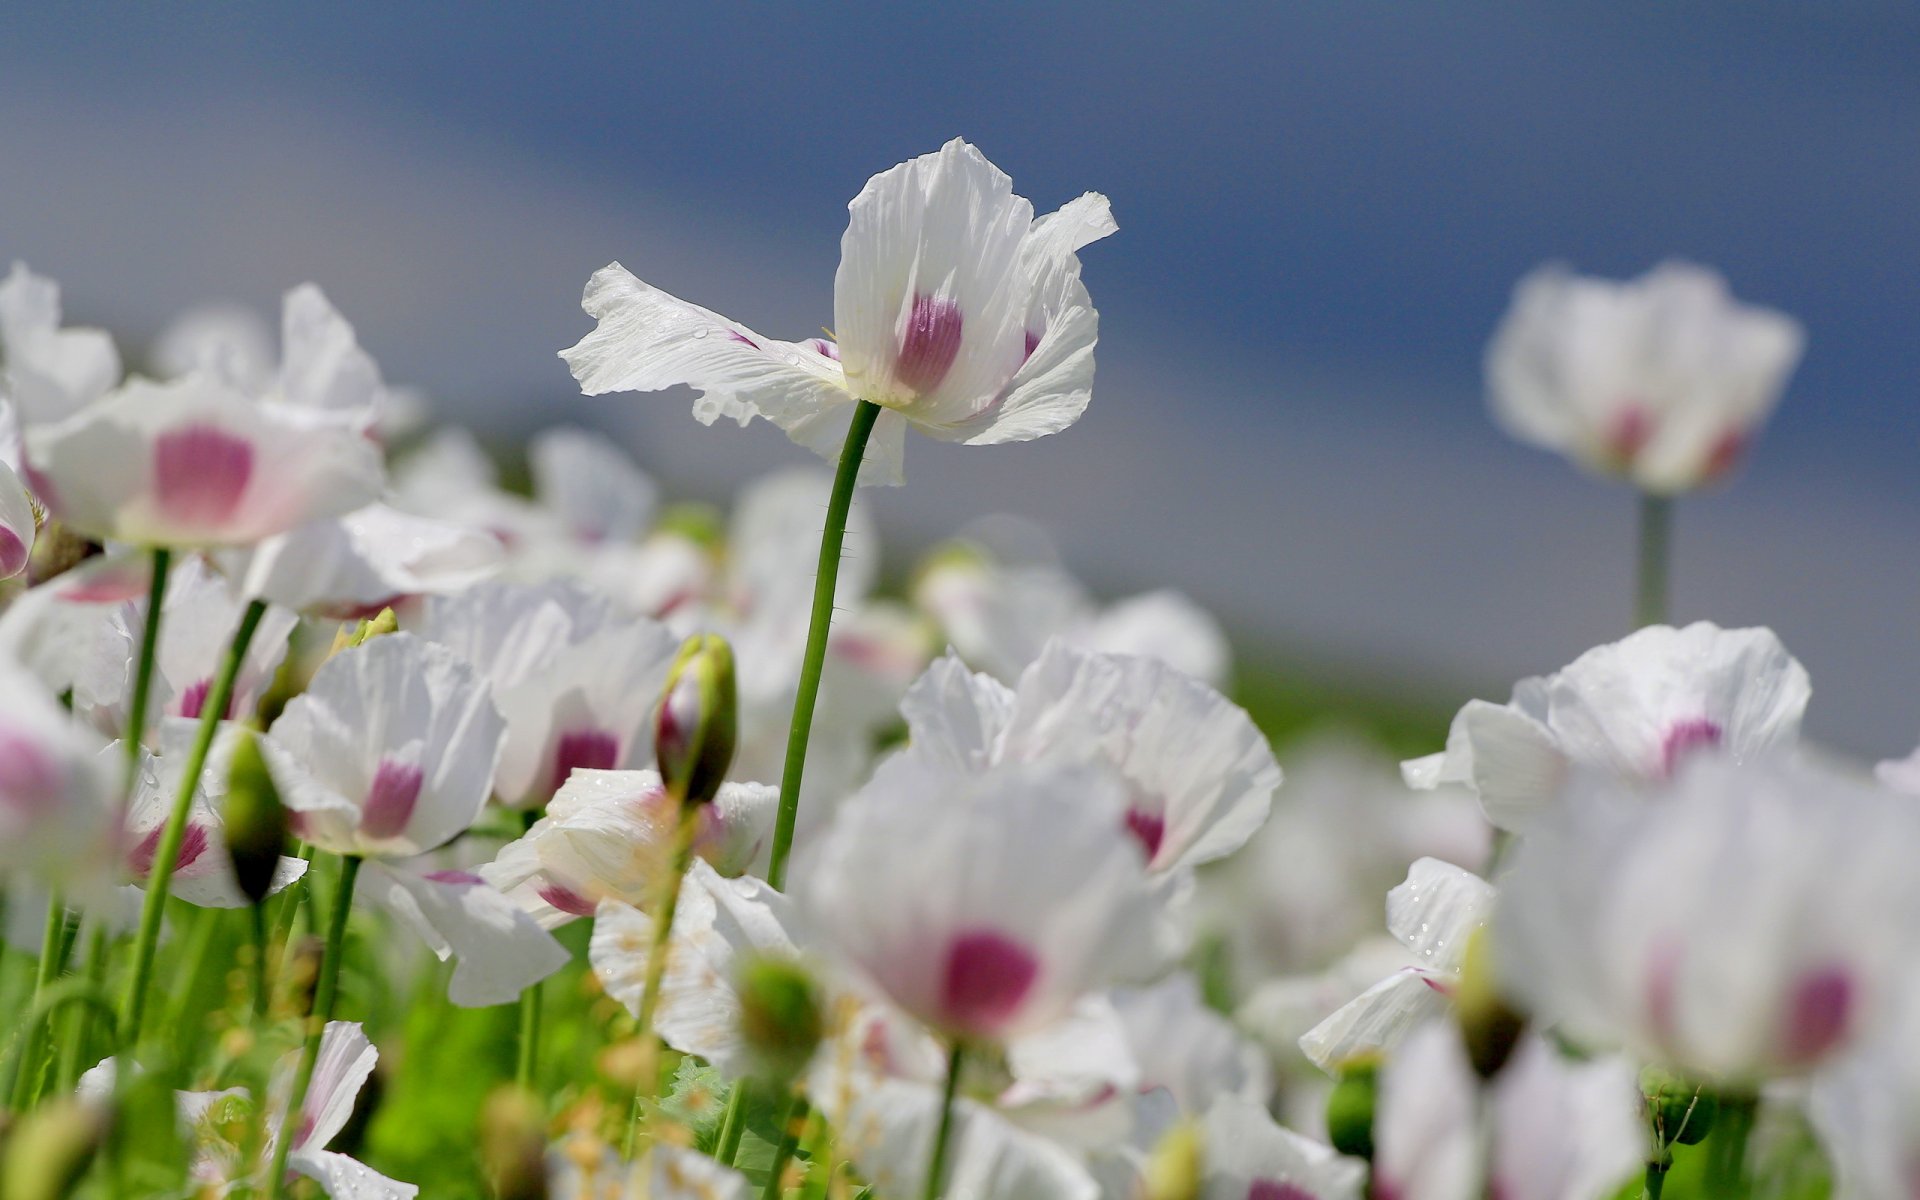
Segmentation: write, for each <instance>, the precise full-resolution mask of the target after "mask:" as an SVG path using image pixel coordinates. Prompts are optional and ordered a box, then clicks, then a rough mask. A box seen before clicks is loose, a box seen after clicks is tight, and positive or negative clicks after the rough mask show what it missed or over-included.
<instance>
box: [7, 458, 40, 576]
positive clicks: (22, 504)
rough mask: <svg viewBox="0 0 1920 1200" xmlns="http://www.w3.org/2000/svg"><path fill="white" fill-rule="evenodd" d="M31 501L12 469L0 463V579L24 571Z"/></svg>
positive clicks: (31, 522)
mask: <svg viewBox="0 0 1920 1200" xmlns="http://www.w3.org/2000/svg"><path fill="white" fill-rule="evenodd" d="M34 532H35V529H34V519H33V500H32V498H31V497H29V496H28V495H27V487H26V484H24V483H22V482H21V481H20V477H19V476H18V475H16V474H15V473H14V470H13V468H12V467H10V466H8V465H7V464H6V463H4V462H0V579H8V578H11V577H12V576H15V575H18V574H20V573H21V572H22V571H25V570H26V569H27V560H28V559H29V558H30V557H32V555H33V540H34Z"/></svg>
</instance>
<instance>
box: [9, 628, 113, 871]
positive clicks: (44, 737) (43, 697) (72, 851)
mask: <svg viewBox="0 0 1920 1200" xmlns="http://www.w3.org/2000/svg"><path fill="white" fill-rule="evenodd" d="M105 745H106V743H105V742H104V741H103V740H102V739H101V738H100V736H99V735H97V734H95V733H94V732H92V731H91V730H88V729H85V728H83V727H82V726H81V725H80V724H79V723H78V722H76V721H75V720H74V719H73V717H72V716H71V715H70V714H68V713H67V712H66V710H64V709H63V708H61V707H60V704H59V702H58V701H57V700H55V699H54V697H53V696H52V695H51V694H50V693H48V691H47V690H46V688H45V687H44V686H43V685H42V684H41V682H40V681H39V680H38V679H36V678H35V677H33V676H32V675H29V674H27V673H26V672H24V671H22V670H20V669H19V668H17V667H14V666H12V665H11V664H4V663H0V879H3V880H6V881H8V882H9V883H11V881H13V880H16V879H21V878H23V877H25V876H32V877H34V878H37V879H39V880H41V881H43V882H46V883H50V884H53V885H56V886H58V885H63V884H65V883H67V882H68V878H67V877H68V876H69V875H71V874H73V873H74V872H76V871H83V870H89V869H91V868H92V867H93V866H95V865H98V864H97V860H98V859H99V858H100V857H101V855H102V853H103V852H105V851H106V850H107V849H108V843H109V842H110V840H111V836H110V831H111V830H112V829H113V827H114V818H113V814H114V813H115V812H116V811H117V805H118V803H119V784H118V773H117V771H116V769H115V764H114V763H113V762H110V761H108V760H107V758H106V757H104V756H103V753H102V751H103V749H104V747H105Z"/></svg>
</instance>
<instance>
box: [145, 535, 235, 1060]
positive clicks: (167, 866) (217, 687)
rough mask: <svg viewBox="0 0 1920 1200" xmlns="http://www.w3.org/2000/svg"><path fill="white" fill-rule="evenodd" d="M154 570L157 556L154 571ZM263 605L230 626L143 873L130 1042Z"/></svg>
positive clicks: (157, 569) (156, 570)
mask: <svg viewBox="0 0 1920 1200" xmlns="http://www.w3.org/2000/svg"><path fill="white" fill-rule="evenodd" d="M155 553H156V555H157V554H158V553H159V552H158V551H156V552H155ZM158 573H159V567H158V565H157V562H156V566H155V574H158ZM149 607H152V606H151V605H150V606H149ZM266 611H267V603H266V601H264V600H255V601H253V602H252V603H251V604H249V605H247V611H246V612H245V613H244V614H243V615H242V616H241V618H240V627H239V628H238V629H236V630H234V633H233V643H232V644H231V645H229V646H228V647H227V657H226V661H225V662H223V663H222V664H221V665H220V672H219V674H218V675H217V676H215V678H214V680H213V686H212V687H211V688H210V689H208V692H207V699H206V703H205V704H204V705H203V706H202V707H201V709H200V728H199V731H198V734H197V736H196V737H195V738H194V742H193V750H192V751H191V752H190V753H189V754H188V755H187V761H186V764H185V766H186V769H185V771H184V772H183V773H182V774H181V776H180V791H179V792H178V793H177V794H176V795H175V796H174V798H173V811H172V812H170V813H168V814H167V826H166V829H165V830H164V831H163V832H162V833H161V835H160V845H159V847H158V848H157V849H155V851H154V854H153V867H152V869H151V870H150V871H149V872H148V875H147V884H146V888H147V895H146V902H145V903H144V904H143V905H142V907H141V909H140V933H139V937H138V940H136V941H135V942H134V951H133V973H132V975H131V977H130V980H129V982H128V985H127V994H126V999H125V1000H124V1001H123V1003H122V1005H121V1009H120V1034H121V1037H122V1038H123V1039H125V1041H126V1043H127V1044H128V1045H131V1044H133V1043H135V1042H138V1041H139V1040H140V1026H141V1021H142V1018H144V1017H145V1016H146V1007H147V985H148V984H149V983H150V982H151V979H152V975H153V954H154V950H155V949H156V948H157V947H158V945H159V943H160V914H161V913H162V912H163V911H164V910H165V909H166V905H167V889H168V885H169V884H171V883H172V882H173V867H174V862H175V860H176V859H178V858H179V857H180V843H181V842H182V841H183V840H184V839H185V838H186V835H187V815H188V814H189V813H190V812H191V811H192V809H193V794H194V792H195V790H197V789H198V788H199V786H200V772H201V771H202V770H203V769H204V768H205V767H206V765H207V753H208V751H210V750H212V749H213V737H214V734H215V733H217V732H218V731H219V728H220V718H221V716H222V715H223V714H224V713H225V712H226V711H227V704H228V703H229V702H230V701H231V700H232V698H233V684H234V681H235V680H236V679H238V678H239V677H240V666H241V664H242V663H243V662H245V661H246V657H247V644H248V643H249V642H251V641H253V631H254V630H255V629H257V628H259V626H260V618H261V617H263V616H265V615H266Z"/></svg>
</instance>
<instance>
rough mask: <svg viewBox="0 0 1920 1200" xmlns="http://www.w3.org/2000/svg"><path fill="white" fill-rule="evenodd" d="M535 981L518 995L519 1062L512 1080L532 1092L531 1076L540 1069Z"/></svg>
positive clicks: (537, 987)
mask: <svg viewBox="0 0 1920 1200" xmlns="http://www.w3.org/2000/svg"><path fill="white" fill-rule="evenodd" d="M543 982H545V981H544V980H536V981H535V982H534V983H533V984H532V985H531V986H529V987H528V988H527V990H526V991H524V992H521V993H520V1060H519V1062H518V1064H517V1065H516V1066H515V1068H514V1072H513V1079H514V1082H515V1083H518V1084H519V1085H520V1086H521V1087H522V1088H524V1089H526V1090H527V1091H529V1092H531V1091H532V1090H533V1074H534V1072H535V1071H536V1070H538V1069H539V1067H540V984H541V983H543Z"/></svg>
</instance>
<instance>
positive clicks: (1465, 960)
mask: <svg viewBox="0 0 1920 1200" xmlns="http://www.w3.org/2000/svg"><path fill="white" fill-rule="evenodd" d="M1487 942H1488V938H1487V931H1486V930H1485V929H1484V928H1482V929H1476V930H1474V931H1473V934H1472V935H1471V936H1470V937H1468V939H1467V948H1466V952H1465V954H1464V955H1463V956H1462V958H1461V962H1460V983H1459V985H1458V986H1457V987H1455V989H1454V992H1453V1013H1454V1018H1455V1020H1457V1021H1458V1022H1459V1023H1460V1036H1461V1038H1462V1039H1464V1040H1465V1042H1466V1044H1467V1059H1468V1061H1470V1062H1472V1063H1473V1069H1474V1071H1475V1072H1476V1073H1478V1074H1479V1076H1480V1078H1482V1079H1492V1078H1493V1077H1494V1076H1495V1075H1497V1074H1499V1073H1500V1068H1501V1067H1504V1066H1506V1065H1507V1058H1508V1056H1509V1055H1511V1054H1512V1053H1513V1048H1514V1046H1515V1045H1516V1044H1518V1042H1519V1041H1520V1034H1521V1032H1522V1031H1523V1030H1525V1029H1526V1025H1527V1021H1526V1017H1525V1016H1523V1015H1522V1014H1521V1013H1519V1012H1518V1011H1516V1010H1515V1009H1514V1008H1513V1006H1512V1005H1510V1004H1508V1003H1507V1001H1506V999H1505V997H1503V996H1502V995H1501V992H1500V984H1499V981H1498V979H1496V978H1495V973H1494V969H1493V959H1492V955H1491V954H1490V953H1489V951H1488V948H1487Z"/></svg>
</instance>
